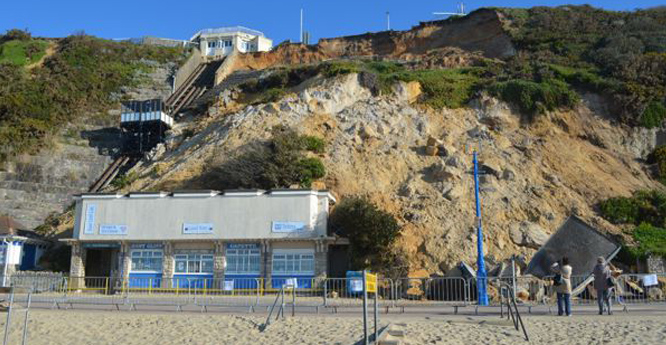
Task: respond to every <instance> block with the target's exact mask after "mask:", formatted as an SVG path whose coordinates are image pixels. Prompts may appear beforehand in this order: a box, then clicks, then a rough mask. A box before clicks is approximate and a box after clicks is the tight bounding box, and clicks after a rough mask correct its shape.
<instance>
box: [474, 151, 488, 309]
mask: <svg viewBox="0 0 666 345" xmlns="http://www.w3.org/2000/svg"><path fill="white" fill-rule="evenodd" d="M472 155H473V157H474V196H475V197H476V251H477V259H476V265H477V270H476V290H477V297H478V301H479V302H478V304H479V305H488V292H487V283H488V274H487V273H486V263H485V261H484V259H483V228H482V226H481V199H480V197H479V161H478V159H477V156H478V153H477V151H476V149H475V150H474V151H473V152H472Z"/></svg>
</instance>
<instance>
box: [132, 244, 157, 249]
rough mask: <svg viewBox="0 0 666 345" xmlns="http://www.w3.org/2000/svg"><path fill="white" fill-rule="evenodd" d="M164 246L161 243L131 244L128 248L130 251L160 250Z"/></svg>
mask: <svg viewBox="0 0 666 345" xmlns="http://www.w3.org/2000/svg"><path fill="white" fill-rule="evenodd" d="M162 247H164V245H162V243H132V244H131V245H130V248H132V249H162Z"/></svg>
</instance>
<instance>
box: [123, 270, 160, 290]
mask: <svg viewBox="0 0 666 345" xmlns="http://www.w3.org/2000/svg"><path fill="white" fill-rule="evenodd" d="M161 286H162V273H161V272H160V273H148V272H146V273H139V272H131V273H130V275H129V287H130V288H159V287H161Z"/></svg>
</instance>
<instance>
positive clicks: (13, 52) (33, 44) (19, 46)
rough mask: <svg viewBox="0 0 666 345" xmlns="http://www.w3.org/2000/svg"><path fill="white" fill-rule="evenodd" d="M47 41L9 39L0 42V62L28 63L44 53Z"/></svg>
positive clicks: (39, 57) (37, 59)
mask: <svg viewBox="0 0 666 345" xmlns="http://www.w3.org/2000/svg"><path fill="white" fill-rule="evenodd" d="M48 45H49V43H48V42H46V41H44V40H28V41H21V40H11V41H8V42H4V43H2V44H0V64H3V63H10V64H13V65H17V66H24V65H30V64H32V63H35V62H37V61H39V60H40V59H41V58H42V57H44V55H45V54H46V47H48Z"/></svg>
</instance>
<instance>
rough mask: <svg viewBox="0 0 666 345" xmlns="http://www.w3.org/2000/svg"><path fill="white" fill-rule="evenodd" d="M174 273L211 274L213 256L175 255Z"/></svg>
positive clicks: (195, 254) (197, 254) (196, 254)
mask: <svg viewBox="0 0 666 345" xmlns="http://www.w3.org/2000/svg"><path fill="white" fill-rule="evenodd" d="M175 259H176V273H213V254H199V253H182V254H176V255H175Z"/></svg>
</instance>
